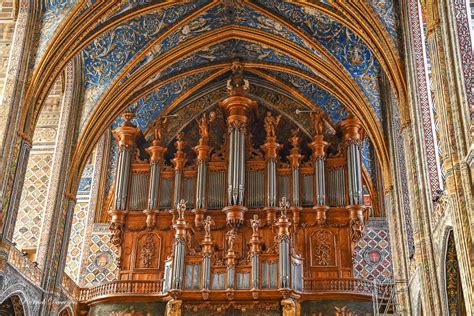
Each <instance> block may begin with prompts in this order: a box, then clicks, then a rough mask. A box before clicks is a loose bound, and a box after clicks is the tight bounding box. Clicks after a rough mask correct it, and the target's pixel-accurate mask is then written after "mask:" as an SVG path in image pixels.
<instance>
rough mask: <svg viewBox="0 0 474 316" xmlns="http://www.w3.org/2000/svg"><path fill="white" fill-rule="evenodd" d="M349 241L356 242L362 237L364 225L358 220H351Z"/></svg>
mask: <svg viewBox="0 0 474 316" xmlns="http://www.w3.org/2000/svg"><path fill="white" fill-rule="evenodd" d="M350 226H351V240H352V241H353V242H357V241H358V240H359V239H361V238H362V236H363V235H364V229H365V224H364V221H363V220H362V219H360V218H354V219H351V222H350Z"/></svg>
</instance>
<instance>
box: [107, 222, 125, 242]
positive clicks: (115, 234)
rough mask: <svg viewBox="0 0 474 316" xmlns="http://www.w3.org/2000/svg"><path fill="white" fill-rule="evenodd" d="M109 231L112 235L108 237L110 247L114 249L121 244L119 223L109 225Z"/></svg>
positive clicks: (121, 226) (121, 227)
mask: <svg viewBox="0 0 474 316" xmlns="http://www.w3.org/2000/svg"><path fill="white" fill-rule="evenodd" d="M109 230H110V232H111V233H112V236H111V237H110V242H111V243H112V245H114V246H116V247H118V246H120V245H121V244H122V232H123V225H122V224H119V223H111V224H110V226H109Z"/></svg>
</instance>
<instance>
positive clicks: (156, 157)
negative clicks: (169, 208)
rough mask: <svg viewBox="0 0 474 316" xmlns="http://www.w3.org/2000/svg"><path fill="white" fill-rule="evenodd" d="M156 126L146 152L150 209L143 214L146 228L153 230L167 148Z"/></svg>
mask: <svg viewBox="0 0 474 316" xmlns="http://www.w3.org/2000/svg"><path fill="white" fill-rule="evenodd" d="M159 128H160V127H159V126H158V125H157V124H156V125H155V127H154V139H153V141H152V144H151V146H150V147H148V148H147V149H146V152H147V153H148V154H150V182H149V185H148V209H146V210H144V211H143V212H144V213H145V214H146V216H147V217H146V226H147V227H148V228H153V227H155V225H156V213H157V212H158V208H159V200H158V199H159V188H160V176H161V167H162V165H163V163H164V154H165V152H166V147H163V146H162V139H161V132H162V131H161V130H158V129H159Z"/></svg>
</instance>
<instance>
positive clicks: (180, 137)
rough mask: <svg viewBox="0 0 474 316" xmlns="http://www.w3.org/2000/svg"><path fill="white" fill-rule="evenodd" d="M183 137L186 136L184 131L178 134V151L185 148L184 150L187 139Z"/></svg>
mask: <svg viewBox="0 0 474 316" xmlns="http://www.w3.org/2000/svg"><path fill="white" fill-rule="evenodd" d="M183 138H184V134H183V133H179V134H178V135H177V136H176V143H175V146H176V150H177V151H183V150H184V145H185V141H184V140H183Z"/></svg>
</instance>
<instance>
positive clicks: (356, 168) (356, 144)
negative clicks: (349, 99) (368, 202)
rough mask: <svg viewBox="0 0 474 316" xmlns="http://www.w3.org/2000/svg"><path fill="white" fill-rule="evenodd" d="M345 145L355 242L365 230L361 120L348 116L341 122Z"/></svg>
mask: <svg viewBox="0 0 474 316" xmlns="http://www.w3.org/2000/svg"><path fill="white" fill-rule="evenodd" d="M341 128H342V131H343V134H344V143H345V146H346V160H347V181H348V188H349V190H348V191H349V205H348V206H347V209H348V210H349V212H350V218H351V222H350V226H351V239H352V241H353V242H357V241H358V240H359V239H360V238H361V237H362V235H363V234H364V230H365V215H366V214H365V209H364V207H363V192H362V153H361V145H362V140H363V139H364V131H363V130H362V124H361V122H360V121H359V120H358V119H356V118H354V117H349V118H347V119H345V120H344V121H342V122H341Z"/></svg>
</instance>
